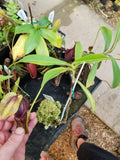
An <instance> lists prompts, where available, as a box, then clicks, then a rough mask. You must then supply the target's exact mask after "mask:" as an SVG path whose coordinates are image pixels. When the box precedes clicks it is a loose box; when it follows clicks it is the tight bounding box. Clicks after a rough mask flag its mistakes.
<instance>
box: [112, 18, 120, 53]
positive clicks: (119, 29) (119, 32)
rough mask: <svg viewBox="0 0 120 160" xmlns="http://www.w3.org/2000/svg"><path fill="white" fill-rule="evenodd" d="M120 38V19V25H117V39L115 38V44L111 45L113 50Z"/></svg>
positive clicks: (119, 23)
mask: <svg viewBox="0 0 120 160" xmlns="http://www.w3.org/2000/svg"><path fill="white" fill-rule="evenodd" d="M119 40H120V20H119V22H118V27H117V32H116V35H115V39H114V42H113V45H112V47H111V49H110V50H111V51H113V50H114V48H115V47H116V45H117V43H118V41H119Z"/></svg>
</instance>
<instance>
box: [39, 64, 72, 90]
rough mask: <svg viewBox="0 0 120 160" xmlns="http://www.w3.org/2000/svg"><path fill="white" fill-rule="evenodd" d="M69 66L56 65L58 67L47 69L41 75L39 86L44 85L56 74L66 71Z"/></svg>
mask: <svg viewBox="0 0 120 160" xmlns="http://www.w3.org/2000/svg"><path fill="white" fill-rule="evenodd" d="M68 70H69V68H65V67H58V68H53V69H50V70H48V71H47V72H46V73H45V74H44V77H43V81H42V84H41V88H43V87H44V85H45V84H46V83H47V82H48V81H49V80H51V79H53V78H55V77H56V76H58V75H59V74H61V73H64V72H66V71H68Z"/></svg>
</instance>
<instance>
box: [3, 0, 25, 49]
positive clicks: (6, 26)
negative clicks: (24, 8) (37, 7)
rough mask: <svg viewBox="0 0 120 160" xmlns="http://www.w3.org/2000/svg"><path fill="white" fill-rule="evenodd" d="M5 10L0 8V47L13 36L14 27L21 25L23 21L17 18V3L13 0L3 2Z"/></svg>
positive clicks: (7, 42)
mask: <svg viewBox="0 0 120 160" xmlns="http://www.w3.org/2000/svg"><path fill="white" fill-rule="evenodd" d="M4 7H5V8H6V10H3V9H1V8H0V16H1V17H0V18H1V21H0V22H1V23H0V41H1V47H2V46H4V45H6V44H7V45H8V46H9V43H10V41H11V40H12V38H13V35H14V31H15V27H16V26H17V25H21V24H22V23H23V21H22V20H21V19H20V18H18V16H17V12H18V11H19V7H18V4H17V3H16V2H15V1H14V0H10V1H9V2H6V3H5V4H4Z"/></svg>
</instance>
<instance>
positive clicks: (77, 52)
mask: <svg viewBox="0 0 120 160" xmlns="http://www.w3.org/2000/svg"><path fill="white" fill-rule="evenodd" d="M82 53H83V49H82V45H81V43H80V42H77V43H76V46H75V60H78V59H80V58H81V57H82Z"/></svg>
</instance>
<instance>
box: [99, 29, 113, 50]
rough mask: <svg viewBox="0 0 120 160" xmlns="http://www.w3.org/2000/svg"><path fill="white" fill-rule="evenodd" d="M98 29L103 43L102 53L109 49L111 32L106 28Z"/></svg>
mask: <svg viewBox="0 0 120 160" xmlns="http://www.w3.org/2000/svg"><path fill="white" fill-rule="evenodd" d="M100 29H101V32H102V34H103V37H104V41H105V47H104V52H106V51H107V50H108V49H109V47H110V43H111V40H112V31H111V29H109V28H108V27H104V26H103V27H100Z"/></svg>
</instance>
